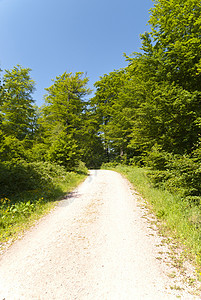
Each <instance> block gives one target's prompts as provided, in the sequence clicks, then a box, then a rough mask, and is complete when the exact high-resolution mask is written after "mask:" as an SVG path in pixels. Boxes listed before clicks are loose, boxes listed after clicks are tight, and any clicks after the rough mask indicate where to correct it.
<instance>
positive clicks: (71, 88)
mask: <svg viewBox="0 0 201 300" xmlns="http://www.w3.org/2000/svg"><path fill="white" fill-rule="evenodd" d="M87 83H88V78H86V77H83V73H82V72H77V73H75V74H72V73H67V72H65V73H64V74H62V75H61V76H58V77H56V80H54V83H53V85H52V86H50V87H49V88H47V89H46V91H47V95H46V96H45V105H44V107H43V109H42V119H41V122H42V124H43V127H44V130H45V135H46V137H47V142H48V143H49V144H50V148H49V154H48V157H49V159H50V160H53V161H56V162H58V163H60V164H62V165H64V166H65V167H66V168H67V169H73V166H75V163H76V161H78V160H79V158H80V157H81V154H82V145H81V141H82V135H83V127H84V124H83V121H84V118H83V115H84V111H85V108H86V105H87V102H85V96H86V95H88V94H89V93H90V89H89V88H87ZM64 145H65V146H64Z"/></svg>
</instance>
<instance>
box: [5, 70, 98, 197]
mask: <svg viewBox="0 0 201 300" xmlns="http://www.w3.org/2000/svg"><path fill="white" fill-rule="evenodd" d="M30 71H31V70H30V69H28V68H22V67H21V66H19V65H18V66H16V67H14V68H13V69H12V70H5V72H4V75H3V76H2V80H1V85H0V191H1V196H9V195H11V194H12V193H18V192H23V191H25V190H30V189H32V190H33V189H34V188H37V187H38V186H40V187H41V186H42V185H43V184H44V178H45V180H46V181H48V176H49V177H51V169H52V168H53V169H54V170H56V168H59V166H60V167H61V168H63V170H64V169H65V171H67V172H70V171H82V169H83V170H86V168H85V167H84V163H86V165H87V167H90V166H92V167H99V166H100V164H101V161H102V158H101V156H102V155H103V149H102V142H101V139H100V137H99V136H98V135H97V127H98V123H97V121H96V119H95V118H94V117H93V112H92V111H91V110H90V109H89V107H88V102H87V101H86V99H85V97H86V96H88V95H89V93H90V90H89V89H88V88H87V82H88V78H86V77H84V75H83V73H76V74H72V73H69V74H68V73H66V72H65V73H64V74H62V75H61V76H58V77H56V79H55V80H54V81H53V84H52V86H50V87H49V88H47V89H46V95H45V97H44V98H45V104H44V105H43V106H42V107H41V108H38V107H37V106H36V105H35V103H34V100H33V92H34V89H35V82H34V81H33V80H32V79H31V77H30ZM45 166H46V170H45ZM56 166H57V167H56ZM55 172H56V171H55ZM58 172H60V173H61V170H60V171H58Z"/></svg>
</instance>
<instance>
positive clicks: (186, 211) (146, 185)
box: [104, 165, 201, 269]
mask: <svg viewBox="0 0 201 300" xmlns="http://www.w3.org/2000/svg"><path fill="white" fill-rule="evenodd" d="M104 168H107V165H104ZM108 168H109V169H113V170H115V171H118V172H120V173H122V174H123V175H125V176H126V177H127V179H128V180H129V181H130V182H131V183H132V184H133V185H134V187H135V188H136V189H137V190H138V192H139V193H140V194H141V195H142V197H144V198H145V199H146V200H147V202H148V203H149V204H150V205H151V209H152V210H153V211H154V213H155V215H156V216H157V218H158V220H160V222H159V224H160V229H161V231H162V232H163V234H164V235H168V236H172V237H173V238H174V239H176V240H178V241H179V242H181V243H182V245H183V247H184V248H185V252H186V253H187V254H188V257H189V258H191V259H192V260H193V261H194V262H195V263H196V265H197V267H198V269H200V268H201V207H200V206H198V205H192V203H190V204H189V201H188V198H186V199H184V197H183V196H181V194H179V193H171V192H169V191H167V190H165V189H163V188H159V187H158V188H157V187H155V186H154V185H153V183H152V182H151V180H150V178H149V176H148V173H149V170H148V169H145V168H139V167H136V166H124V165H117V166H114V165H109V166H108Z"/></svg>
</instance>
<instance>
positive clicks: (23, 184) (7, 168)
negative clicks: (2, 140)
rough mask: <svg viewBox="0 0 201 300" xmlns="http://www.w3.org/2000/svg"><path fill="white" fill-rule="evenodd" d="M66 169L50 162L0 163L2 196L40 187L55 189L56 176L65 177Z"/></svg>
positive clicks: (0, 193) (0, 190) (0, 192)
mask: <svg viewBox="0 0 201 300" xmlns="http://www.w3.org/2000/svg"><path fill="white" fill-rule="evenodd" d="M65 176H66V170H65V168H64V167H62V166H58V165H56V164H51V163H48V162H36V163H27V162H25V161H18V162H15V163H13V162H12V161H11V162H4V163H0V196H1V197H5V196H10V195H13V194H16V193H22V192H24V191H28V190H34V189H38V188H40V189H41V188H44V189H51V188H52V189H53V188H54V180H55V178H57V180H58V178H60V179H61V180H62V179H64V178H65Z"/></svg>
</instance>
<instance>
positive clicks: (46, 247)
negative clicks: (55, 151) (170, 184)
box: [0, 170, 194, 300]
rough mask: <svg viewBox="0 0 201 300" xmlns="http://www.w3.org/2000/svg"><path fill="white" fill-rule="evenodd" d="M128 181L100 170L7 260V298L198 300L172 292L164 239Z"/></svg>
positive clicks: (3, 285)
mask: <svg viewBox="0 0 201 300" xmlns="http://www.w3.org/2000/svg"><path fill="white" fill-rule="evenodd" d="M141 206H142V202H141V200H139V196H138V195H137V194H136V193H135V192H134V191H133V190H132V189H131V187H130V185H129V183H128V182H127V181H126V180H125V179H124V178H122V176H121V175H120V174H118V173H116V172H113V171H105V170H98V171H96V170H94V171H91V172H90V176H88V178H87V179H86V181H85V182H84V183H83V184H81V185H80V186H79V187H78V189H76V190H75V191H74V192H73V193H71V194H70V195H69V196H68V197H67V198H66V199H64V200H62V201H61V202H60V203H59V205H58V207H56V208H55V209H54V210H53V211H52V212H51V213H50V214H49V215H47V216H46V217H44V218H42V220H41V221H40V222H39V223H38V224H37V225H36V226H35V227H33V228H32V229H31V230H29V231H28V232H27V233H26V234H25V236H24V237H23V238H22V239H21V240H19V241H17V242H15V243H14V244H13V245H12V246H11V247H10V248H9V249H8V250H7V251H6V253H4V254H3V255H2V256H1V258H0V299H6V300H13V299H20V300H22V299H26V300H29V299H48V300H50V299H59V300H62V299H65V300H68V299H69V300H71V299H72V300H75V299H79V300H80V299H87V300H88V299H93V300H96V299H101V300H104V299H105V300H106V299H107V300H113V299H114V300H118V299H122V300H129V299H132V300H133V299H178V298H177V297H178V296H179V295H181V296H182V299H194V298H193V296H191V295H190V294H188V292H187V291H185V290H179V289H177V288H175V289H171V288H170V286H171V285H173V284H174V280H173V279H172V278H170V277H168V272H169V269H168V267H167V266H166V265H165V264H164V263H163V262H161V260H160V259H158V256H159V254H158V252H159V250H160V249H159V247H158V246H159V245H160V242H161V237H160V236H158V234H157V232H156V231H155V230H153V229H152V228H150V222H148V221H147V220H146V210H145V209H143V207H141Z"/></svg>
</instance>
